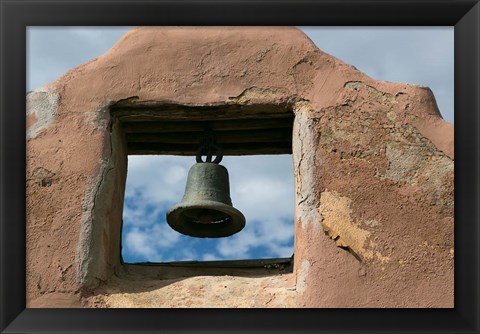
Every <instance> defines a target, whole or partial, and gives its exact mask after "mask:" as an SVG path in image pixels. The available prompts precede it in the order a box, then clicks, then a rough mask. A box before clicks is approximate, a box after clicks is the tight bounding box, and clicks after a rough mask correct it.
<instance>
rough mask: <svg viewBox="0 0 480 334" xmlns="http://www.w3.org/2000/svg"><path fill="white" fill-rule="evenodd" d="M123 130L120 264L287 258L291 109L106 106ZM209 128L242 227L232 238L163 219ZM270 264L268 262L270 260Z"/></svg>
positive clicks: (263, 106)
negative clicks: (198, 234)
mask: <svg viewBox="0 0 480 334" xmlns="http://www.w3.org/2000/svg"><path fill="white" fill-rule="evenodd" d="M110 111H111V113H112V116H113V117H114V118H115V119H117V120H119V121H120V123H121V125H122V129H123V132H124V133H125V139H126V149H127V154H128V172H127V184H126V191H125V200H124V212H123V223H122V240H121V251H122V252H121V253H122V259H123V262H124V263H146V262H153V263H165V262H177V261H215V260H227V261H228V260H248V259H255V260H258V259H269V258H275V259H277V260H278V259H280V260H282V258H285V257H291V256H292V255H293V240H294V228H293V202H294V198H293V193H294V188H293V166H292V165H293V163H292V158H291V153H292V131H293V118H294V115H293V112H292V110H291V106H290V105H289V104H288V102H285V103H283V102H282V103H279V104H251V105H238V104H224V105H206V106H189V105H177V104H170V103H151V102H143V103H139V102H137V101H136V99H135V98H133V99H127V100H122V101H119V102H117V103H116V104H115V105H113V106H112V107H111V109H110ZM207 130H208V131H212V132H213V133H214V137H215V142H216V143H217V144H218V145H219V146H220V147H221V150H222V153H223V160H222V163H221V165H223V166H225V167H226V168H227V170H228V173H229V178H230V196H231V199H232V202H233V206H234V207H235V208H237V209H238V210H240V211H241V212H242V213H243V214H244V216H245V218H246V225H245V228H244V229H243V230H242V231H241V232H239V233H237V234H234V235H232V236H230V237H226V238H220V239H211V238H201V239H198V238H192V237H188V236H184V235H182V234H180V233H178V232H176V231H175V230H173V229H172V228H171V227H170V226H169V225H168V224H167V223H166V212H167V210H168V209H169V208H170V207H172V206H173V205H175V204H176V203H179V202H180V201H181V199H182V197H183V194H184V191H185V185H186V181H187V173H188V171H189V169H190V168H191V167H192V166H193V165H194V164H195V160H196V158H195V157H196V155H197V150H198V145H199V142H200V139H201V138H202V135H205V131H207ZM273 263H274V262H273Z"/></svg>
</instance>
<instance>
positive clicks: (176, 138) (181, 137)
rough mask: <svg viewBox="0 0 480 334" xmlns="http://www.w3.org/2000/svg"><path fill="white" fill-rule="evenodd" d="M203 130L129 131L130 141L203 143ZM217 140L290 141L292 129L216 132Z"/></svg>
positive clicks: (238, 141)
mask: <svg viewBox="0 0 480 334" xmlns="http://www.w3.org/2000/svg"><path fill="white" fill-rule="evenodd" d="M202 137H203V132H174V133H173V132H171V133H158V134H157V133H129V134H127V142H128V143H162V144H192V145H193V146H194V147H196V146H197V145H199V144H200V143H201V140H202ZM214 138H215V142H216V143H217V144H219V145H221V146H223V145H224V144H233V143H238V144H240V143H275V142H288V141H291V139H292V129H288V128H287V129H268V130H251V131H228V132H225V131H223V132H216V133H215V134H214Z"/></svg>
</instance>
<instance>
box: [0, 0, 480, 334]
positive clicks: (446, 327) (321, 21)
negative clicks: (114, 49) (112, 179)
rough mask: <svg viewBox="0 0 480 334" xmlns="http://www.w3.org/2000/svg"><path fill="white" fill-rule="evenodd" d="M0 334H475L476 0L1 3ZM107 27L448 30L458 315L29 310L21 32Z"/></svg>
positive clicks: (479, 72) (479, 19) (479, 17)
mask: <svg viewBox="0 0 480 334" xmlns="http://www.w3.org/2000/svg"><path fill="white" fill-rule="evenodd" d="M0 24H1V32H0V33H1V36H0V51H1V55H0V61H1V63H0V66H1V72H0V73H1V91H0V94H1V95H0V103H1V113H0V126H1V132H0V138H1V139H0V140H1V142H0V144H1V151H0V153H1V156H0V166H1V169H0V182H1V183H0V184H1V193H0V196H1V197H0V205H1V206H0V214H1V216H0V217H1V222H0V223H1V224H0V237H1V245H0V251H1V253H0V256H1V258H0V274H1V276H0V330H1V332H2V333H40V332H44V333H54V332H61V333H68V332H76V333H108V332H112V333H136V332H138V333H146V332H149V333H153V332H159V333H171V332H175V333H179V332H208V333H212V332H222V333H224V332H226V333H228V332H241V333H243V332H251V333H256V332H262V333H264V332H277V333H283V332H295V333H296V332H321V333H355V332H369V333H375V332H377V333H378V332H381V333H384V332H397V333H398V332H408V333H417V332H432V333H478V332H479V328H480V326H479V320H478V314H479V313H480V310H479V293H480V289H479V275H480V274H479V272H480V270H479V268H480V263H479V254H480V251H479V243H480V242H479V241H480V238H479V208H478V205H479V203H480V200H479V194H478V189H479V177H480V172H479V171H480V169H479V167H480V166H479V165H480V162H479V161H480V160H479V143H480V139H479V128H480V126H479V125H480V123H479V115H480V112H479V106H480V97H479V96H480V94H479V92H480V85H479V82H480V44H479V42H480V4H479V3H478V0H475V1H474V0H419V1H410V0H405V1H400V0H383V1H379V0H374V1H367V0H358V1H352V0H337V1H333V0H328V1H313V0H297V1H294V0H286V1H281V0H278V1H277V0H272V1H268V0H262V1H257V0H251V1H217V0H209V1H207V0H197V1H195V0H177V1H145V0H138V1H135V0H118V1H113V0H110V1H109V0H102V1H88V0H75V1H50V0H36V1H31V0H0ZM33 25H40V26H41V25H49V26H62V25H65V26H73V25H83V26H84V25H91V26H106V25H108V26H115V25H302V26H307V25H335V26H345V25H348V26H358V25H369V26H455V32H454V38H455V152H456V153H455V203H456V204H455V308H453V309H287V310H283V309H282V310H280V309H265V310H258V309H256V310H255V309H241V310H238V309H237V310H234V309H225V310H218V309H213V310H212V309H174V310H173V309H26V308H25V279H26V275H25V274H26V273H25V219H26V211H25V207H26V206H25V194H26V192H25V184H26V183H25V182H26V181H25V165H26V160H25V148H26V143H25V140H26V139H25V80H26V69H25V66H26V61H25V55H26V27H27V26H33Z"/></svg>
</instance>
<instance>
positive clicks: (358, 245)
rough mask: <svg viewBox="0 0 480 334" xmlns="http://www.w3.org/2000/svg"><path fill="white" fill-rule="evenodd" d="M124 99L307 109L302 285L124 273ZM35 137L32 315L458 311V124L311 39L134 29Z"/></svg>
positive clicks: (36, 113)
mask: <svg viewBox="0 0 480 334" xmlns="http://www.w3.org/2000/svg"><path fill="white" fill-rule="evenodd" d="M123 100H127V101H131V103H132V104H135V103H138V104H140V103H155V104H161V103H170V104H171V103H174V104H178V105H189V106H205V105H222V104H223V105H232V104H237V105H253V104H270V105H277V104H282V105H288V106H289V108H291V110H292V111H293V112H294V113H295V120H294V129H293V130H294V132H293V138H292V142H293V158H294V173H295V187H296V189H295V191H296V196H295V262H294V272H293V273H290V274H283V275H278V276H268V275H267V276H255V275H254V274H252V275H250V276H249V275H244V276H233V275H227V276H221V277H220V276H202V275H199V276H192V277H182V273H178V277H177V278H176V279H175V278H172V277H167V276H168V275H167V276H161V275H160V276H156V277H153V278H152V277H151V276H149V274H148V273H147V272H145V271H142V270H137V271H133V272H132V271H131V270H127V269H126V268H125V267H123V266H122V265H121V264H120V260H119V246H118V245H119V243H118V242H119V238H120V226H121V215H122V205H123V191H124V183H125V177H126V149H125V138H124V134H123V132H122V127H121V124H119V123H118V122H116V121H115V120H114V119H113V118H112V117H111V115H110V111H109V108H110V106H112V105H113V104H115V103H117V102H118V101H123ZM27 139H28V142H27V175H26V177H27V306H28V307H72V306H73V307H75V306H84V307H175V306H177V307H195V306H201V307H205V306H226V307H235V306H238V307H453V279H454V272H453V257H454V251H453V249H454V245H453V223H454V222H453V205H454V203H453V175H454V163H453V158H454V152H453V126H452V125H451V124H448V123H446V122H445V121H443V120H442V119H441V117H440V115H439V112H438V109H437V106H436V103H435V99H434V97H433V95H432V93H431V91H430V90H429V89H428V88H424V87H418V86H414V85H408V84H396V83H386V82H380V81H376V80H374V79H372V78H369V77H368V76H366V75H365V74H363V73H360V72H359V71H357V70H356V69H355V68H353V67H352V66H350V65H348V64H345V63H343V62H341V61H340V60H338V59H336V58H334V57H332V56H330V55H328V54H325V53H323V52H322V51H320V50H318V48H317V47H316V46H314V45H313V44H312V43H311V41H310V40H309V39H308V38H307V37H306V36H305V35H304V34H303V33H302V32H300V31H299V30H297V29H294V28H253V27H252V28H234V27H228V28H195V27H189V28H155V27H149V28H137V29H134V30H132V31H130V32H129V33H127V34H126V35H125V36H124V37H123V38H122V39H121V40H120V41H119V42H118V43H117V44H116V45H115V46H114V47H113V48H112V49H111V50H110V51H108V52H107V53H106V54H104V55H102V56H100V57H98V58H96V59H94V60H92V61H90V62H88V63H86V64H84V65H82V66H80V67H78V68H75V69H73V70H71V71H69V72H68V73H66V74H65V75H64V76H62V77H61V78H59V79H58V80H57V81H55V82H53V83H51V84H49V85H47V86H45V87H42V88H40V89H38V90H36V91H33V92H30V93H29V94H28V95H27ZM207 287H208V288H207ZM160 296H170V297H171V298H163V297H162V298H160Z"/></svg>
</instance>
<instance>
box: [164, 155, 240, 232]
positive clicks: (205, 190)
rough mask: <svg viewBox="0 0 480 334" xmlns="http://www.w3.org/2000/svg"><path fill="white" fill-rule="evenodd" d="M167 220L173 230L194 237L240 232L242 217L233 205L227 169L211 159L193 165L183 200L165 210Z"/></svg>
mask: <svg viewBox="0 0 480 334" xmlns="http://www.w3.org/2000/svg"><path fill="white" fill-rule="evenodd" d="M197 161H199V160H197ZM167 223H168V225H170V227H172V228H173V229H174V230H175V231H177V232H180V233H182V234H185V235H189V236H191V237H197V238H222V237H228V236H230V235H233V234H235V233H237V232H240V231H241V230H242V229H243V227H244V226H245V217H244V216H243V214H242V213H241V212H240V211H239V210H237V209H235V208H234V207H233V206H232V200H231V199H230V186H229V181H228V171H227V169H226V168H225V167H224V166H222V165H219V164H217V163H214V162H197V163H196V164H195V165H193V166H192V168H190V171H189V172H188V179H187V185H186V187H185V194H184V195H183V198H182V201H181V202H180V203H178V204H176V205H174V206H173V207H171V208H170V209H169V210H168V212H167Z"/></svg>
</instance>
